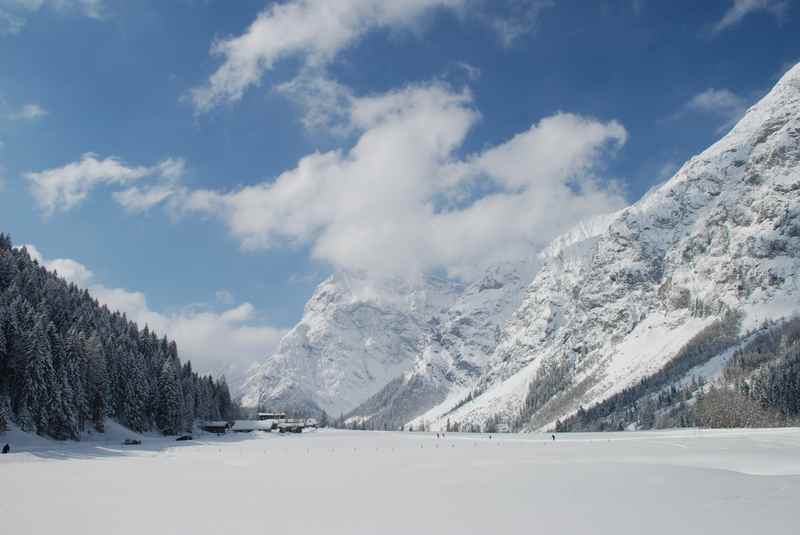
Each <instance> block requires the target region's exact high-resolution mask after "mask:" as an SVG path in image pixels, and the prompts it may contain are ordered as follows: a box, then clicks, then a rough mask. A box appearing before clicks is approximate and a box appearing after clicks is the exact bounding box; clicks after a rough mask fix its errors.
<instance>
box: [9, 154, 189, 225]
mask: <svg viewBox="0 0 800 535" xmlns="http://www.w3.org/2000/svg"><path fill="white" fill-rule="evenodd" d="M183 172H184V162H183V160H180V159H173V158H168V159H166V160H164V161H162V162H160V163H158V164H156V165H154V166H149V167H148V166H128V165H126V164H125V163H123V162H122V161H120V160H119V159H118V158H116V157H113V156H112V157H108V158H100V157H99V156H97V155H96V154H93V153H86V154H84V155H83V156H81V159H80V160H79V161H77V162H72V163H69V164H66V165H64V166H62V167H56V168H53V169H47V170H44V171H38V172H28V173H25V175H24V176H25V178H26V179H27V180H28V183H29V188H30V191H31V193H32V194H33V197H34V199H35V200H36V202H37V203H38V204H39V206H40V208H41V209H42V210H43V211H44V213H45V214H46V215H51V214H53V213H54V212H55V211H56V210H64V211H66V210H69V209H71V208H74V207H75V206H77V205H78V204H79V203H81V202H82V201H83V200H84V199H86V197H87V196H88V195H89V192H90V191H91V190H92V189H93V188H95V187H96V186H99V185H104V184H105V185H109V184H116V185H125V184H128V183H130V182H134V181H136V180H139V179H142V178H144V177H159V178H162V179H165V180H171V181H174V180H177V179H178V178H180V176H181V175H182V174H183ZM167 196H168V195H167ZM164 198H165V196H164V195H163V194H162V195H161V198H160V200H163V199H164ZM117 200H118V201H119V202H120V203H122V204H123V206H126V208H129V209H131V210H137V209H138V210H141V209H146V208H147V207H148V206H152V205H153V204H154V203H156V202H160V200H159V194H158V193H157V192H152V191H142V190H135V191H134V190H127V193H126V192H123V193H121V194H120V195H119V198H118V199H117ZM125 203H127V205H126V204H125Z"/></svg>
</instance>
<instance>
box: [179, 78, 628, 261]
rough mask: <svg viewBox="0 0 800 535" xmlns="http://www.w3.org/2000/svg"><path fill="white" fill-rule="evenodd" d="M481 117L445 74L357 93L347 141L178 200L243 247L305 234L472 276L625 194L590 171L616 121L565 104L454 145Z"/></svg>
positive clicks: (610, 140) (316, 246) (336, 249)
mask: <svg viewBox="0 0 800 535" xmlns="http://www.w3.org/2000/svg"><path fill="white" fill-rule="evenodd" d="M479 117H480V114H479V113H478V112H477V111H476V110H475V109H474V107H473V106H472V97H471V95H470V94H469V93H468V92H466V91H454V90H452V89H450V88H449V87H448V86H446V85H443V84H439V83H432V84H426V85H417V86H411V87H408V88H405V89H403V90H399V91H392V92H389V93H386V94H381V95H375V96H369V97H358V98H354V99H353V102H352V106H351V109H350V117H349V122H350V124H351V125H352V127H353V128H354V129H355V130H356V131H358V132H359V136H358V139H357V140H356V142H355V144H354V145H353V146H352V147H351V148H350V149H349V150H346V151H345V150H335V151H330V152H325V153H319V152H317V153H313V154H310V155H308V156H306V157H304V158H302V159H301V160H300V161H299V162H298V164H297V166H296V167H295V168H293V169H290V170H287V171H285V172H284V173H282V174H281V175H280V176H278V177H277V178H276V179H275V180H273V181H269V182H264V183H261V184H257V185H254V186H249V187H245V188H242V189H238V190H234V191H229V192H218V191H210V190H195V191H189V192H186V194H185V196H184V197H183V198H182V199H181V201H180V207H181V209H182V210H184V211H187V212H200V213H205V214H208V215H209V216H212V217H219V218H221V219H222V220H223V222H224V223H225V224H226V225H227V227H228V229H229V230H230V232H231V233H232V234H233V235H234V236H235V237H236V238H237V239H239V240H240V241H241V244H242V246H243V247H244V248H245V249H265V248H271V247H276V246H281V245H285V244H302V245H310V246H311V250H312V254H313V256H314V257H315V258H317V259H320V260H324V261H327V262H329V263H331V264H333V265H334V266H336V267H338V268H344V269H357V270H363V271H367V272H371V273H382V274H404V275H405V274H417V273H420V272H424V271H428V270H431V269H439V268H444V269H447V270H448V271H450V272H451V273H452V274H457V275H465V276H468V274H469V273H470V272H471V271H473V270H475V269H478V268H480V267H481V266H483V265H485V264H487V263H489V262H493V261H499V260H504V259H509V258H516V257H519V256H521V255H530V254H533V253H535V251H536V249H537V248H539V247H542V246H543V245H545V244H546V243H547V242H548V241H549V240H550V239H551V238H552V237H554V235H556V234H557V233H559V232H560V231H562V230H564V229H565V228H566V227H567V226H569V225H571V224H572V223H574V221H575V220H576V219H580V218H583V217H586V216H588V215H591V214H594V213H598V212H606V211H611V210H614V209H617V208H618V207H620V206H622V205H623V204H624V201H623V199H622V197H621V195H620V194H619V192H618V191H616V189H615V188H614V187H613V186H608V185H607V184H606V185H604V184H603V183H601V182H599V181H597V180H596V179H595V177H594V173H595V171H596V170H597V169H598V167H599V166H601V165H602V163H603V161H604V159H605V157H606V156H607V155H608V154H609V152H610V151H613V150H614V148H616V147H618V146H620V145H622V144H624V143H625V141H626V136H627V134H626V131H625V129H624V128H623V127H622V125H620V124H619V123H616V122H614V121H611V122H601V121H598V120H594V119H590V118H584V117H580V116H576V115H571V114H557V115H554V116H552V117H548V118H545V119H543V120H541V121H540V122H539V123H538V124H534V125H532V126H531V127H530V128H529V129H528V130H526V131H524V132H522V133H520V134H518V135H517V136H515V137H513V138H512V139H510V140H508V141H507V142H505V143H502V144H500V145H498V146H496V147H492V148H490V149H488V150H485V151H483V152H480V153H478V154H474V155H471V156H468V157H466V158H463V159H459V158H457V157H456V152H457V150H458V149H459V148H460V147H461V146H462V144H463V142H464V140H465V138H466V135H467V134H468V132H469V131H470V129H471V128H472V126H473V125H474V124H475V123H476V121H477V120H478V119H479Z"/></svg>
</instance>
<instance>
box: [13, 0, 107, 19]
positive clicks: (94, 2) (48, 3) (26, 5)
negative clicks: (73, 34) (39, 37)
mask: <svg viewBox="0 0 800 535" xmlns="http://www.w3.org/2000/svg"><path fill="white" fill-rule="evenodd" d="M0 6H5V7H6V8H7V9H16V10H19V11H27V12H36V11H39V10H40V9H44V8H49V9H56V10H59V11H63V12H70V13H76V14H79V15H81V16H85V17H89V18H92V19H102V18H103V17H104V16H105V14H106V5H105V0H0Z"/></svg>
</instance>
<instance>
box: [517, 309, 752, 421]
mask: <svg viewBox="0 0 800 535" xmlns="http://www.w3.org/2000/svg"><path fill="white" fill-rule="evenodd" d="M740 326H741V314H739V313H737V312H727V313H725V315H724V316H723V317H722V318H720V319H719V320H716V321H715V322H713V323H712V324H711V325H709V326H708V327H706V328H705V329H703V330H701V331H700V332H699V333H697V334H696V335H695V336H693V337H692V338H691V339H690V340H689V341H688V342H687V343H686V344H685V345H684V346H683V347H682V348H681V349H680V350H679V351H678V353H677V354H676V355H675V357H673V358H672V360H670V361H669V362H668V363H667V364H666V365H665V366H664V367H663V368H661V369H660V370H659V371H657V372H656V373H654V374H653V375H649V376H647V377H644V378H642V380H641V381H639V383H637V384H636V385H634V386H631V387H629V388H626V389H624V390H622V391H621V392H619V393H618V394H615V395H613V396H611V397H609V398H608V399H606V400H604V401H602V402H600V403H598V404H596V405H593V406H592V407H589V408H588V409H584V408H583V407H580V408H579V409H578V411H577V413H575V414H574V415H572V416H570V417H569V418H566V419H565V420H564V421H557V422H556V431H559V432H565V431H616V430H621V429H624V428H625V427H627V426H628V425H630V424H636V427H637V428H639V429H651V428H653V427H675V426H681V425H692V424H693V423H694V420H693V419H692V418H689V417H688V415H686V414H681V413H679V412H675V413H673V414H670V415H669V417H665V418H664V419H663V421H662V422H657V421H656V420H657V419H656V416H657V414H658V413H659V411H662V410H663V409H665V408H667V407H671V406H673V405H675V404H676V403H685V402H687V401H688V400H689V399H691V398H692V396H693V394H694V392H696V391H697V390H698V389H700V388H701V387H702V386H703V384H702V381H698V380H696V379H695V380H694V381H692V382H691V383H689V384H688V385H684V386H676V385H674V384H673V383H676V382H677V381H679V380H680V379H681V378H683V377H684V376H685V375H686V373H687V372H688V371H689V370H691V369H692V368H695V367H697V366H700V365H702V364H705V363H706V362H708V361H709V360H711V359H712V358H713V357H714V356H716V355H719V354H720V353H721V352H722V351H724V350H725V349H728V348H729V347H731V346H733V345H734V344H735V343H736V342H737V341H738V340H739V336H738V333H739V330H740ZM531 389H532V390H533V389H534V385H531ZM657 424H658V425H657Z"/></svg>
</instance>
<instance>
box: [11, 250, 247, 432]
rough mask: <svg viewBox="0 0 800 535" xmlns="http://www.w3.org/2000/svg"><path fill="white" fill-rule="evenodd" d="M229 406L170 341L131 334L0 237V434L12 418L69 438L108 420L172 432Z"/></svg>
mask: <svg viewBox="0 0 800 535" xmlns="http://www.w3.org/2000/svg"><path fill="white" fill-rule="evenodd" d="M236 412H237V406H236V404H235V403H234V402H233V401H232V400H231V395H230V392H229V390H228V386H227V384H226V383H225V380H224V379H220V380H214V379H213V378H212V377H210V376H200V375H198V374H197V373H195V372H194V371H193V370H192V366H191V364H190V363H189V362H187V363H185V364H182V363H181V361H180V359H179V358H178V349H177V346H176V344H175V342H174V341H170V340H167V339H166V338H160V339H159V338H158V337H157V336H156V334H155V333H153V332H151V331H149V329H148V328H147V327H145V328H144V329H143V330H139V328H138V326H137V325H136V324H135V323H133V322H131V321H129V320H128V319H127V318H126V317H125V315H124V314H120V313H119V312H112V311H110V310H109V309H108V308H107V307H105V306H101V305H100V304H99V303H98V302H97V301H96V300H95V299H93V298H92V297H91V296H90V295H89V293H88V292H87V291H86V290H83V289H80V288H78V287H77V286H75V285H74V284H67V283H66V282H65V281H64V280H63V279H61V278H59V277H58V275H57V274H56V273H51V272H49V271H47V270H46V269H45V268H44V267H41V266H39V264H38V263H37V262H35V261H34V260H32V259H31V257H30V256H29V254H28V252H27V251H26V250H25V248H21V249H15V248H13V247H12V243H11V239H10V238H9V237H8V236H7V235H5V234H0V431H2V430H4V429H5V428H6V427H7V426H8V423H9V422H14V423H15V424H17V425H18V426H19V427H20V428H21V429H23V430H25V431H29V432H36V433H38V434H40V435H46V436H50V437H53V438H56V439H76V440H77V439H79V438H80V433H81V432H82V431H84V430H87V429H88V428H90V427H91V428H94V429H96V430H97V431H100V432H102V431H103V421H104V419H105V418H106V417H110V418H113V419H115V420H116V421H118V422H119V423H121V424H123V425H125V426H126V427H129V428H130V429H132V430H134V431H137V432H141V431H150V430H159V431H161V432H162V433H164V434H175V433H178V432H181V431H184V430H186V431H188V430H191V428H192V426H193V424H194V422H195V421H196V420H198V419H209V420H219V419H226V420H227V419H232V418H234V417H235V416H236Z"/></svg>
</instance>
